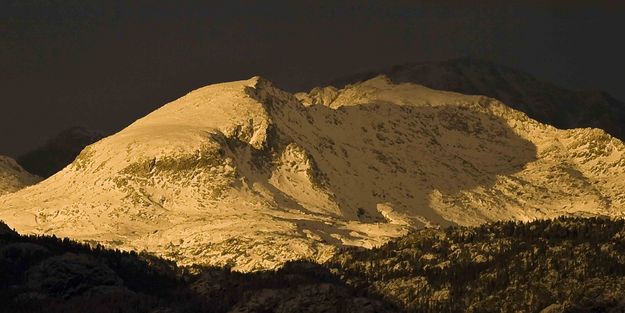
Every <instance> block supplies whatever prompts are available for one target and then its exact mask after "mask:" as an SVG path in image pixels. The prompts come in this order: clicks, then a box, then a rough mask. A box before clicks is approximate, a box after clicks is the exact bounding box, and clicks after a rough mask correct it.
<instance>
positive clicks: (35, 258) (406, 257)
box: [0, 218, 625, 313]
mask: <svg viewBox="0 0 625 313" xmlns="http://www.w3.org/2000/svg"><path fill="white" fill-rule="evenodd" d="M623 300H625V222H624V221H623V220H611V219H603V218H588V219H584V218H559V219H556V220H539V221H535V222H531V223H525V224H523V223H519V222H497V223H491V224H486V225H482V226H478V227H452V228H447V229H445V230H435V229H424V230H420V231H415V232H414V233H411V234H409V235H407V236H404V237H401V238H398V239H396V240H394V241H391V242H389V243H388V244H386V245H384V246H382V247H379V248H376V249H372V250H366V249H362V248H351V249H344V250H343V251H342V253H339V254H337V255H336V256H335V257H334V258H332V259H331V260H329V261H328V262H326V263H324V264H314V263H308V262H291V263H287V265H286V266H285V267H283V268H282V269H280V270H277V271H265V272H256V273H251V274H242V273H237V272H232V271H230V270H228V269H219V268H201V267H185V268H180V267H177V266H176V265H175V264H174V263H172V262H169V261H164V260H162V259H159V258H155V257H152V256H150V255H147V254H137V253H134V252H120V251H112V250H106V249H103V248H102V247H100V246H97V247H89V246H87V245H83V244H79V243H76V242H72V241H70V240H68V239H63V240H61V239H58V238H55V237H45V236H42V237H36V236H20V235H18V234H17V233H14V232H12V231H11V230H10V229H8V227H6V226H5V225H4V224H1V223H0V311H2V312H82V311H85V310H86V309H89V310H90V311H91V312H148V311H149V312H153V311H159V312H160V311H166V312H226V311H238V312H322V311H323V312H402V311H409V312H545V313H546V312H551V313H553V312H622V310H623V309H625V302H624V301H623Z"/></svg>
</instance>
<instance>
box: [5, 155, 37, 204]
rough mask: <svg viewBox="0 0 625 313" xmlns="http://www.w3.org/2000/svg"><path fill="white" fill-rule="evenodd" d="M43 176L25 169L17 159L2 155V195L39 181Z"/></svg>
mask: <svg viewBox="0 0 625 313" xmlns="http://www.w3.org/2000/svg"><path fill="white" fill-rule="evenodd" d="M40 180H41V178H39V177H37V176H35V175H32V174H30V173H28V172H27V171H25V170H24V169H23V168H22V167H21V166H19V165H18V164H17V162H15V160H13V159H11V158H9V157H6V156H1V155H0V196H2V195H4V194H7V193H11V192H15V191H17V190H20V189H22V188H24V187H26V186H30V185H32V184H35V183H37V182H39V181H40Z"/></svg>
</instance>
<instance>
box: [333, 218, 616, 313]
mask: <svg viewBox="0 0 625 313" xmlns="http://www.w3.org/2000/svg"><path fill="white" fill-rule="evenodd" d="M624 225H625V224H624V222H623V221H622V220H616V221H614V220H608V219H601V218H590V219H582V218H560V219H557V220H554V221H544V220H543V221H535V222H531V223H528V224H521V223H515V222H499V223H494V224H488V225H484V226H480V227H476V228H464V227H463V228H448V229H446V230H423V231H419V232H416V233H414V234H411V235H408V236H406V237H403V238H400V239H398V240H396V241H393V242H390V243H389V244H387V245H385V246H383V247H381V248H378V249H373V250H347V251H345V252H344V253H343V254H337V257H336V258H335V259H334V260H333V261H332V262H331V263H330V264H328V265H327V266H328V267H330V268H332V271H333V272H335V273H338V274H339V275H340V276H341V277H342V279H344V280H345V281H347V282H348V283H349V284H350V285H352V286H354V287H357V288H362V289H367V290H369V291H370V292H375V293H380V294H383V295H385V297H386V298H387V299H388V300H390V301H392V302H395V303H396V304H398V305H400V306H402V307H404V308H407V309H409V310H410V311H416V312H612V311H614V312H623V311H624V310H625V306H624V305H623V302H622V301H623V300H624V299H625V227H624Z"/></svg>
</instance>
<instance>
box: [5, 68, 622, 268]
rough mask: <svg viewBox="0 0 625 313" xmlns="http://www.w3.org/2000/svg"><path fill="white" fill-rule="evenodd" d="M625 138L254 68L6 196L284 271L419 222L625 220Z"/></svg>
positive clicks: (15, 214) (469, 102) (113, 232)
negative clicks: (271, 77) (286, 85)
mask: <svg viewBox="0 0 625 313" xmlns="http://www.w3.org/2000/svg"><path fill="white" fill-rule="evenodd" d="M624 188H625V146H624V145H623V143H622V142H621V141H619V140H617V139H615V138H613V137H611V136H610V135H608V134H607V133H605V132H604V131H602V130H599V129H591V128H587V129H572V130H559V129H556V128H554V127H552V126H548V125H545V124H541V123H539V122H537V121H535V120H533V119H530V118H529V117H528V116H527V115H526V114H524V113H521V112H519V111H516V110H514V109H511V108H510V107H508V106H506V105H505V104H503V103H501V102H499V101H497V100H494V99H492V98H488V97H485V96H467V95H463V94H459V93H454V92H444V91H437V90H432V89H429V88H426V87H423V86H420V85H415V84H412V83H401V84H394V83H392V82H391V81H390V80H388V79H387V78H385V77H375V78H373V79H370V80H367V81H364V82H360V83H356V84H352V85H347V86H346V87H344V88H343V89H337V88H334V87H325V88H315V89H313V90H312V91H311V92H309V93H299V94H295V95H292V94H289V93H287V92H284V91H282V90H280V89H279V88H278V87H276V86H274V85H273V84H272V83H270V82H268V81H266V80H264V79H262V78H259V77H254V78H251V79H249V80H245V81H237V82H230V83H223V84H216V85H211V86H207V87H204V88H200V89H198V90H195V91H193V92H191V93H189V94H187V95H185V96H183V97H182V98H180V99H178V100H175V101H173V102H171V103H169V104H166V105H165V106H163V107H161V108H160V109H158V110H156V111H154V112H152V113H150V114H149V115H147V116H145V117H144V118H141V119H139V120H137V121H136V122H135V123H133V124H131V125H130V126H128V127H127V128H125V129H124V130H122V131H120V132H119V133H117V134H114V135H112V136H110V137H107V138H104V139H102V140H100V141H98V142H97V143H95V144H92V145H90V146H88V147H87V148H85V149H84V150H83V151H82V152H81V153H80V155H79V156H78V158H76V160H75V161H74V162H73V163H72V164H71V165H70V166H68V167H66V168H65V169H63V170H62V171H61V172H59V173H57V174H55V175H53V176H52V177H50V178H48V179H46V180H45V181H43V182H41V183H39V184H37V185H35V186H32V187H30V188H26V189H23V190H20V191H18V192H15V193H12V194H9V195H5V196H3V197H0V219H1V220H4V221H5V222H6V223H7V224H8V225H9V226H11V227H13V228H15V229H16V230H17V231H18V232H20V233H36V234H55V235H57V236H67V237H71V238H74V239H77V240H82V241H93V242H100V243H104V244H106V245H107V246H110V247H116V248H121V249H133V250H146V251H148V252H152V253H155V254H157V255H159V256H162V257H165V258H168V259H172V260H175V261H177V262H179V263H180V264H182V265H188V264H206V265H221V266H224V265H226V266H231V267H232V268H234V269H237V270H241V271H255V270H261V269H272V268H276V267H278V266H280V265H282V264H284V262H285V261H287V260H292V259H312V260H316V261H324V260H327V259H328V258H330V257H331V256H332V255H333V254H334V253H335V252H336V251H337V247H340V246H362V247H374V246H379V245H381V244H382V243H384V242H386V241H388V240H389V239H390V238H393V237H397V236H401V235H403V234H405V233H406V232H407V231H409V230H410V229H414V228H423V227H438V226H446V225H454V224H457V225H466V226H470V225H477V224H481V223H484V222H487V221H494V220H521V221H529V220H533V219H538V218H552V217H556V216H561V215H581V216H588V215H592V216H596V215H605V216H612V217H621V216H623V208H624V207H625V206H624V204H625V195H624V194H623V193H622V190H624Z"/></svg>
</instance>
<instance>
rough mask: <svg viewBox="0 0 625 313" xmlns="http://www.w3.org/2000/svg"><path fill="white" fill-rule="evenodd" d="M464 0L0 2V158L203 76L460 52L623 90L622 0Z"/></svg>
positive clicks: (294, 79) (160, 99)
mask: <svg viewBox="0 0 625 313" xmlns="http://www.w3.org/2000/svg"><path fill="white" fill-rule="evenodd" d="M467 2H469V1H353V2H339V1H332V2H330V1H288V2H287V1H284V2H276V1H258V2H254V1H246V2H245V3H235V2H234V1H223V3H222V4H217V3H216V2H215V1H208V3H203V4H200V3H199V2H190V1H167V2H165V1H124V2H123V1H102V2H99V1H82V0H81V1H73V0H56V1H33V0H15V1H7V0H0V92H1V93H0V94H1V95H2V98H1V100H0V154H5V155H10V156H16V155H18V154H20V153H23V152H25V151H27V150H28V149H31V148H33V147H34V146H37V145H39V144H41V143H42V142H43V141H44V140H45V139H46V138H48V137H49V136H51V135H53V134H55V133H57V132H58V131H60V130H62V129H64V128H67V127H70V126H76V125H82V126H86V127H89V128H92V129H99V130H102V131H105V132H112V131H116V130H119V129H121V128H123V127H124V126H126V125H128V124H129V123H131V122H132V121H134V120H135V119H137V118H138V117H141V116H143V115H145V114H146V113H148V112H150V111H151V110H153V109H155V108H157V107H159V106H161V105H163V104H164V103H166V102H168V101H170V100H173V99H175V98H177V97H179V96H182V95H183V94H185V93H187V92H188V91H190V90H193V89H195V88H198V87H201V86H204V85H207V84H210V83H215V82H221V81H230V80H237V79H246V78H249V77H251V76H254V75H262V76H265V77H267V78H269V79H271V80H273V81H274V82H275V83H277V84H278V85H279V86H281V87H282V88H284V89H287V90H291V91H295V90H303V89H309V88H310V87H313V86H315V85H318V84H322V83H324V82H328V81H330V80H332V79H334V78H336V77H341V76H345V75H346V74H352V73H354V72H360V71H363V70H367V69H375V68H382V67H386V66H390V65H394V64H401V63H407V62H417V61H437V60H444V59H449V58H455V57H462V56H474V57H480V58H483V59H490V60H493V61H495V62H498V63H501V64H505V65H509V66H512V67H515V68H518V69H522V70H524V71H527V72H530V73H532V74H534V75H535V76H537V77H539V78H540V79H542V80H546V81H552V82H555V83H557V84H559V85H561V86H564V87H568V88H574V89H601V90H606V91H608V92H610V93H611V94H613V95H615V96H616V97H617V98H620V99H625V79H623V76H622V75H623V72H624V70H625V58H624V56H625V40H624V38H625V31H624V30H625V7H624V6H623V5H620V4H618V2H616V1H615V2H611V1H599V2H598V1H585V2H577V1H556V2H554V1H551V2H549V1H525V2H514V1H479V4H471V5H468V4H466V3H467ZM472 2H478V1H472Z"/></svg>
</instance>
